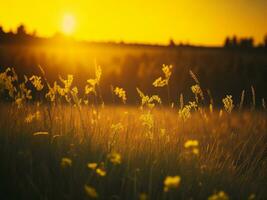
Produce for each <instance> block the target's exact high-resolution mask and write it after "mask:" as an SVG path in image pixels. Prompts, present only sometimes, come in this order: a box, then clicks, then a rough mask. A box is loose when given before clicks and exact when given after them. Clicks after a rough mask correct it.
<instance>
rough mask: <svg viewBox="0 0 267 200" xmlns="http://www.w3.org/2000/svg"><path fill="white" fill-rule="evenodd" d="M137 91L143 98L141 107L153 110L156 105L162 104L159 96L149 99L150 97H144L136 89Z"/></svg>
mask: <svg viewBox="0 0 267 200" xmlns="http://www.w3.org/2000/svg"><path fill="white" fill-rule="evenodd" d="M136 90H137V92H138V94H139V96H140V98H141V107H143V106H147V107H148V108H153V107H154V106H155V103H159V104H161V99H160V97H159V96H158V95H152V96H151V97H149V96H148V95H144V93H143V92H142V91H141V90H140V89H139V88H136Z"/></svg>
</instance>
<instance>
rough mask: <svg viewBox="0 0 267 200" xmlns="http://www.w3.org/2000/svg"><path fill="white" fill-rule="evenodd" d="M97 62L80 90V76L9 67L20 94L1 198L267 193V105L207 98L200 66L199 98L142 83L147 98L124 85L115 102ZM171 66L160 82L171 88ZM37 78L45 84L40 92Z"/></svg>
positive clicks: (12, 86)
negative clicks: (21, 72)
mask: <svg viewBox="0 0 267 200" xmlns="http://www.w3.org/2000/svg"><path fill="white" fill-rule="evenodd" d="M170 69H171V68H169V70H170ZM96 70H97V71H96V76H95V79H88V81H87V85H86V86H85V94H82V95H81V94H80V93H79V91H78V89H77V88H76V87H75V86H72V80H73V77H72V76H68V77H67V79H64V78H60V83H56V82H55V83H54V84H53V85H52V84H49V83H48V82H45V81H43V80H45V79H44V78H39V77H36V76H33V77H31V78H30V79H28V78H27V77H25V78H24V79H25V80H24V81H23V82H19V81H18V78H17V77H16V74H15V72H12V70H7V71H6V72H3V73H1V76H0V80H1V82H0V83H1V84H0V85H1V91H2V92H3V94H4V97H6V98H8V99H9V100H10V101H12V102H11V103H10V102H9V103H7V102H5V103H2V104H1V105H0V109H1V112H0V119H1V121H0V130H1V134H0V156H1V157H0V158H1V162H0V175H1V176H0V177H1V178H0V185H1V189H0V197H1V199H93V198H98V199H142V200H144V199H151V200H152V199H266V198H267V192H266V191H265V188H267V171H266V169H267V165H266V163H267V160H266V141H267V135H266V130H267V118H266V113H265V112H264V111H256V110H255V109H253V110H250V111H248V110H240V109H241V107H242V106H241V105H242V104H241V103H240V106H239V107H238V109H235V105H234V102H233V100H232V97H231V96H230V95H226V97H225V98H224V99H223V100H222V106H224V108H223V109H221V110H217V109H213V107H212V103H211V102H212V101H211V102H210V103H209V104H210V105H211V106H210V107H207V106H205V102H204V101H205V99H204V92H203V91H204V90H203V89H202V88H201V87H200V83H199V81H198V79H197V78H196V75H195V74H194V73H193V72H190V74H191V76H192V78H194V80H195V82H196V85H194V87H193V88H191V89H192V92H193V93H194V94H195V99H193V100H192V101H191V102H188V103H186V102H184V98H183V95H182V94H181V95H180V100H179V98H177V102H176V103H174V105H170V104H169V102H167V104H168V106H164V105H163V104H162V103H164V102H162V101H161V99H160V97H159V96H158V95H148V94H145V93H144V92H142V91H141V89H137V94H139V97H140V106H127V105H124V104H126V101H127V91H125V90H123V88H121V87H119V86H118V87H116V88H115V89H113V90H112V93H113V95H117V97H118V98H119V100H120V101H121V102H122V104H123V105H121V106H118V105H117V106H108V105H105V104H104V103H103V102H102V101H101V100H100V101H99V99H101V98H100V97H99V95H101V94H100V93H101V91H100V89H99V85H100V84H101V70H100V69H99V68H96ZM168 74H169V77H168V76H166V77H165V78H166V79H163V78H161V79H160V80H159V81H158V82H157V85H158V84H160V85H162V86H167V87H168V84H169V79H170V75H171V73H169V72H168ZM43 75H44V73H43ZM29 85H31V86H33V87H34V88H33V89H32V90H34V89H35V90H37V91H39V90H38V88H39V89H40V93H41V92H42V91H43V90H45V88H46V90H47V91H45V92H43V93H41V94H40V96H38V95H36V94H33V93H31V92H30V91H32V90H30V89H29ZM253 90H254V89H253ZM254 93H255V92H254ZM37 94H39V93H37ZM242 95H243V94H242ZM43 96H45V97H46V100H44V98H43ZM209 96H210V99H212V97H211V95H210V94H209ZM199 97H200V98H199ZM243 98H244V97H241V100H242V99H243ZM31 99H35V101H32V100H31ZM178 100H179V101H180V102H179V101H178ZM200 100H201V102H200ZM242 101H243V100H242ZM253 103H254V102H253ZM254 107H255V106H254ZM236 110H240V112H236Z"/></svg>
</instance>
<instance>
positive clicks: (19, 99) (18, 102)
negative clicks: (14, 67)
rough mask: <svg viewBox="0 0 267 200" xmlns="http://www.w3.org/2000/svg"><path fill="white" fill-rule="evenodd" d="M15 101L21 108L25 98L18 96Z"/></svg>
mask: <svg viewBox="0 0 267 200" xmlns="http://www.w3.org/2000/svg"><path fill="white" fill-rule="evenodd" d="M15 103H16V104H17V106H18V108H21V107H22V105H23V99H22V98H16V100H15Z"/></svg>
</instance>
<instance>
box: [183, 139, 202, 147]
mask: <svg viewBox="0 0 267 200" xmlns="http://www.w3.org/2000/svg"><path fill="white" fill-rule="evenodd" d="M198 144H199V143H198V141H197V140H187V141H186V142H185V144H184V147H185V148H190V147H197V146H198Z"/></svg>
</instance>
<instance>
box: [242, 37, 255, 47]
mask: <svg viewBox="0 0 267 200" xmlns="http://www.w3.org/2000/svg"><path fill="white" fill-rule="evenodd" d="M253 43H254V40H253V38H242V39H240V42H239V47H241V48H252V47H253Z"/></svg>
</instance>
